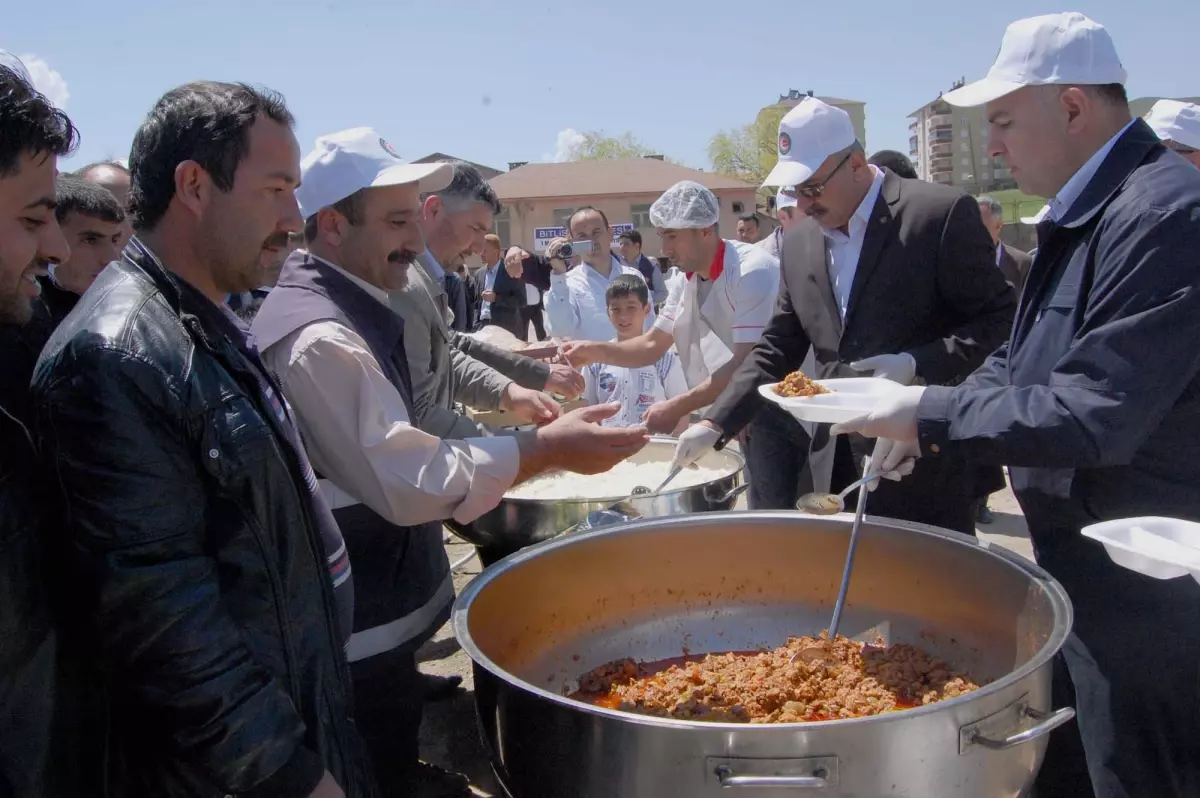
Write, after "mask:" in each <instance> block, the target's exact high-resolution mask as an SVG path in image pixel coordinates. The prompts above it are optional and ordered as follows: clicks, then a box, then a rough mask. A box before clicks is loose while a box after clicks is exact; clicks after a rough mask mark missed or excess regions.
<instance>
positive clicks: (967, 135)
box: [958, 127, 971, 139]
mask: <svg viewBox="0 0 1200 798" xmlns="http://www.w3.org/2000/svg"><path fill="white" fill-rule="evenodd" d="M958 135H960V136H962V137H963V138H964V139H967V138H970V137H971V128H969V127H964V128H963V129H962V132H961V133H959V134H958Z"/></svg>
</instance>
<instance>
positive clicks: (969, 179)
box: [908, 80, 1017, 194]
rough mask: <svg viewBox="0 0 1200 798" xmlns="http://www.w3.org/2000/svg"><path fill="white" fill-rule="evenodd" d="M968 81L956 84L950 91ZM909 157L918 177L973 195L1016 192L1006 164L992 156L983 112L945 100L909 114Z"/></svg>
mask: <svg viewBox="0 0 1200 798" xmlns="http://www.w3.org/2000/svg"><path fill="white" fill-rule="evenodd" d="M964 82H965V81H962V80H959V81H955V82H954V83H953V84H952V85H951V86H950V91H953V90H954V89H957V88H959V87H960V86H962V85H963V84H964ZM909 119H911V120H912V122H911V123H910V124H909V126H908V154H909V155H910V156H911V157H912V162H913V166H914V167H916V170H917V176H918V177H920V178H921V179H922V180H928V181H930V182H933V183H944V184H946V185H948V186H957V187H959V188H961V189H963V190H964V191H966V192H968V193H971V194H981V193H983V192H986V191H1002V190H1004V189H1007V188H1016V187H1017V183H1016V181H1015V180H1013V179H1012V177H1011V176H1010V175H1009V172H1008V169H1006V168H1005V167H1004V163H1003V161H999V160H993V159H992V158H991V157H990V156H989V155H988V126H987V115H986V113H985V112H984V109H983V108H982V107H980V108H955V107H954V106H952V105H950V104H949V103H947V102H946V101H944V100H943V99H942V95H941V93H939V94H938V97H937V99H936V100H934V101H933V102H931V103H929V104H928V105H924V106H922V107H921V108H918V109H917V110H916V111H913V112H912V113H911V114H909Z"/></svg>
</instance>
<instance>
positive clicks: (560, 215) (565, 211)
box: [554, 208, 576, 227]
mask: <svg viewBox="0 0 1200 798" xmlns="http://www.w3.org/2000/svg"><path fill="white" fill-rule="evenodd" d="M575 210H576V209H575V208H555V209H554V226H555V227H566V226H567V222H569V221H571V217H572V216H574V215H575Z"/></svg>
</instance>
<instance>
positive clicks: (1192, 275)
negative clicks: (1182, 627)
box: [919, 120, 1200, 589]
mask: <svg viewBox="0 0 1200 798" xmlns="http://www.w3.org/2000/svg"><path fill="white" fill-rule="evenodd" d="M1080 220H1084V221H1083V223H1079V221H1080ZM1039 234H1040V235H1039V239H1040V240H1039V248H1038V250H1037V257H1036V259H1035V260H1034V262H1033V265H1032V267H1031V268H1030V271H1029V275H1028V278H1027V281H1026V285H1025V291H1024V293H1023V295H1022V296H1021V302H1020V306H1019V308H1018V311H1017V317H1016V320H1015V322H1014V326H1013V332H1012V337H1011V339H1010V341H1009V343H1008V345H1007V347H1005V348H1001V349H1000V350H999V351H997V352H996V353H995V354H993V355H992V356H991V357H990V358H989V359H988V360H987V361H986V362H985V363H984V365H983V366H982V367H980V368H979V369H978V370H977V371H976V372H975V373H974V374H973V375H971V376H970V377H969V378H968V379H967V380H966V381H965V382H964V383H963V384H962V385H960V386H958V387H955V388H947V387H930V388H928V389H927V390H926V392H925V395H924V397H923V399H922V401H921V407H920V410H919V436H920V440H921V449H922V452H923V454H924V456H926V457H937V456H938V454H937V453H938V452H939V451H940V452H945V451H947V450H948V449H953V450H955V451H958V452H961V453H963V454H965V455H967V456H969V457H971V458H974V459H976V460H978V461H982V462H985V463H995V464H1007V465H1010V466H1013V469H1012V478H1013V487H1014V489H1015V491H1016V494H1017V498H1018V499H1019V500H1020V502H1021V507H1022V509H1023V510H1024V511H1025V515H1026V518H1027V519H1028V521H1029V528H1030V533H1031V535H1032V537H1033V540H1034V546H1035V550H1036V551H1037V554H1038V558H1039V562H1041V561H1042V559H1043V555H1051V554H1053V551H1052V550H1053V549H1056V548H1059V547H1060V546H1061V545H1064V544H1067V543H1070V542H1071V541H1074V540H1076V539H1079V536H1078V532H1079V529H1080V528H1081V527H1083V526H1086V525H1088V524H1091V523H1094V522H1096V521H1101V520H1107V519H1114V518H1122V517H1130V516H1139V515H1172V516H1177V517H1183V518H1190V519H1193V520H1200V262H1198V259H1200V170H1197V169H1196V168H1195V167H1193V166H1191V165H1190V164H1188V163H1187V162H1185V161H1184V160H1183V159H1181V158H1179V157H1178V156H1176V155H1174V154H1172V153H1169V152H1168V151H1167V150H1166V149H1165V148H1164V147H1163V146H1162V144H1160V143H1159V140H1158V138H1157V137H1156V136H1155V135H1154V133H1153V132H1152V131H1151V130H1150V128H1149V127H1148V126H1147V125H1146V124H1145V123H1143V122H1141V121H1140V120H1139V121H1137V122H1135V123H1134V124H1133V125H1132V126H1131V127H1130V128H1129V129H1128V130H1126V131H1125V133H1124V134H1123V135H1122V136H1121V138H1120V139H1119V140H1118V141H1117V143H1116V145H1115V146H1114V148H1113V149H1112V151H1111V152H1110V153H1109V155H1108V157H1107V158H1106V159H1105V161H1104V163H1103V165H1102V166H1101V167H1100V169H1099V171H1098V172H1097V173H1096V175H1095V176H1094V177H1093V178H1092V180H1091V182H1090V183H1088V185H1087V187H1086V188H1085V189H1084V191H1083V193H1082V194H1081V195H1080V197H1079V199H1078V200H1077V201H1076V202H1075V203H1074V205H1072V207H1071V209H1070V210H1069V211H1068V213H1067V216H1066V218H1064V219H1062V220H1060V222H1059V223H1057V224H1056V223H1054V222H1049V221H1047V222H1043V223H1042V225H1040V226H1039ZM947 444H952V445H951V446H949V447H948V446H947ZM1096 548H1098V545H1097V546H1096ZM1051 559H1053V557H1051ZM1052 572H1053V570H1052ZM1055 575H1056V576H1060V578H1062V577H1061V575H1060V574H1055ZM1192 587H1196V586H1195V585H1192ZM1068 589H1070V588H1068Z"/></svg>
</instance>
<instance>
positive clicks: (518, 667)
mask: <svg viewBox="0 0 1200 798" xmlns="http://www.w3.org/2000/svg"><path fill="white" fill-rule="evenodd" d="M850 520H851V519H850V518H849V517H848V516H846V515H838V516H830V517H827V518H817V517H809V516H803V515H799V514H796V513H785V512H749V513H746V512H733V513H721V514H708V515H691V516H683V517H677V518H670V519H660V520H655V521H641V522H635V523H632V524H628V525H621V526H615V527H609V528H606V529H598V530H593V531H590V532H586V533H583V534H579V535H568V536H565V537H563V538H560V539H559V540H555V541H551V542H549V543H545V544H543V545H541V546H537V547H534V548H531V549H527V550H525V551H523V552H520V553H518V554H515V555H513V556H511V557H509V558H507V559H505V560H503V561H501V562H500V563H499V564H497V565H496V566H494V567H492V568H491V569H489V570H487V571H485V572H484V573H483V574H481V575H480V576H479V577H477V578H476V579H475V581H473V582H472V583H471V584H470V585H469V586H468V587H467V589H466V590H465V591H464V592H463V594H462V595H461V597H460V598H459V599H458V602H457V603H456V605H455V608H454V618H453V620H454V631H455V633H456V635H457V637H458V640H459V642H460V643H461V644H462V646H463V648H464V649H466V651H467V653H468V654H470V656H471V658H472V659H473V660H474V662H475V695H476V702H477V709H478V713H479V721H480V724H481V727H482V731H483V735H484V738H485V740H486V742H487V744H488V746H489V748H490V752H491V757H492V763H493V768H494V769H495V771H496V774H497V777H498V779H499V780H500V782H501V783H502V784H503V786H504V788H505V789H506V790H507V791H508V792H509V794H510V795H512V796H514V797H515V798H568V797H570V798H632V797H633V796H637V797H638V798H673V797H674V796H678V797H679V798H704V797H705V796H717V795H718V794H721V795H726V796H729V795H738V796H746V798H755V797H759V798H769V796H775V795H778V794H779V788H782V787H787V788H791V789H792V790H793V791H795V792H797V793H807V792H811V793H813V794H814V795H821V796H846V798H849V797H850V796H854V798H877V797H882V796H908V797H909V798H1001V797H1002V796H1012V797H1014V798H1015V796H1019V795H1022V793H1023V792H1024V791H1025V790H1026V789H1027V788H1028V787H1029V786H1030V784H1031V783H1032V781H1033V778H1034V775H1035V774H1036V772H1037V769H1038V767H1039V766H1040V763H1041V759H1042V756H1043V754H1044V753H1045V745H1046V738H1045V735H1046V734H1047V733H1048V732H1049V731H1050V729H1052V728H1054V727H1055V726H1057V725H1060V724H1061V723H1063V722H1066V721H1067V720H1069V719H1070V718H1071V717H1072V715H1073V711H1072V710H1070V709H1060V710H1058V711H1057V712H1053V711H1052V710H1051V706H1050V661H1051V658H1052V657H1053V655H1054V654H1055V652H1057V651H1058V649H1059V648H1060V647H1061V646H1062V645H1063V642H1064V641H1065V640H1066V637H1067V634H1068V632H1069V630H1070V627H1071V605H1070V602H1069V601H1068V599H1067V596H1066V594H1065V592H1064V591H1063V589H1062V587H1061V586H1060V585H1059V584H1058V583H1057V582H1055V581H1054V580H1053V579H1052V578H1051V577H1050V576H1049V575H1048V574H1046V573H1045V572H1044V571H1042V570H1041V569H1040V568H1038V567H1037V566H1036V565H1034V564H1032V563H1030V562H1028V561H1026V560H1024V559H1022V558H1021V557H1018V556H1017V555H1015V554H1012V553H1010V552H1007V551H1005V550H1003V549H999V548H994V547H990V546H989V545H988V544H987V543H984V542H981V541H977V540H975V539H973V538H969V537H966V536H964V535H959V534H956V533H953V532H947V531H943V530H938V529H934V528H931V527H926V526H922V525H918V524H909V523H905V522H900V521H894V520H891V519H885V518H868V519H867V520H866V522H865V523H864V524H863V528H862V533H861V537H860V540H859V547H858V553H857V556H856V559H855V571H854V577H853V580H852V583H851V586H850V594H849V600H848V605H847V608H846V612H845V615H844V616H843V621H842V630H843V632H844V633H845V634H848V635H851V636H855V637H859V639H868V638H869V639H874V634H875V633H879V634H881V635H882V636H883V637H884V638H885V640H886V641H887V642H889V643H891V642H910V643H914V644H916V645H919V646H921V647H923V648H925V649H927V650H929V651H931V652H932V653H934V654H936V655H938V656H940V657H942V658H944V659H945V660H946V661H948V662H950V663H951V664H952V665H953V666H955V667H957V668H959V669H962V670H965V671H967V672H968V673H970V674H971V675H972V676H974V677H975V678H976V679H985V680H991V682H990V684H987V685H986V686H984V687H983V688H982V689H980V690H978V691H976V692H974V693H970V694H968V695H965V696H962V697H960V698H957V699H953V700H949V701H944V702H941V703H938V704H933V705H929V706H926V707H921V708H917V709H911V710H905V711H903V712H896V713H891V714H886V715H880V716H875V717H870V718H861V719H853V720H841V721H828V722H822V723H800V724H780V725H749V724H746V725H739V724H715V723H701V722H692V721H677V720H666V719H659V718H649V717H642V716H638V715H633V714H628V713H623V712H619V711H615V710H608V709H601V708H598V707H594V706H590V705H586V704H582V703H579V702H576V701H572V700H570V699H567V698H565V697H563V695H562V690H563V687H564V683H566V682H567V681H568V680H573V679H576V678H577V677H578V676H579V675H580V674H582V673H584V672H586V671H588V670H590V669H591V668H593V667H596V666H598V665H601V664H603V663H605V662H609V661H611V660H615V659H618V658H620V657H625V656H632V657H634V658H636V659H639V660H655V659H660V658H666V657H673V656H679V655H680V654H681V653H682V652H684V651H685V650H686V651H688V652H691V653H698V652H708V651H730V650H748V649H760V648H773V647H775V646H778V645H780V644H782V643H783V642H785V640H786V639H787V638H788V636H791V635H799V634H813V633H816V632H818V631H820V630H822V629H824V628H825V627H826V626H827V625H828V623H829V616H830V612H831V610H832V603H833V601H834V599H835V597H836V594H837V588H838V582H839V579H840V575H841V570H842V564H843V559H844V557H845V554H846V544H847V541H848V533H849V525H850ZM860 636H861V637H860ZM726 789H728V790H730V792H728V793H726V792H724V790H726Z"/></svg>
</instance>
